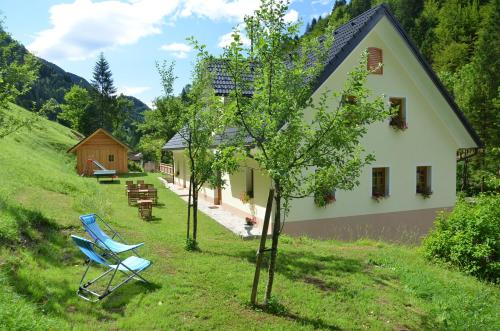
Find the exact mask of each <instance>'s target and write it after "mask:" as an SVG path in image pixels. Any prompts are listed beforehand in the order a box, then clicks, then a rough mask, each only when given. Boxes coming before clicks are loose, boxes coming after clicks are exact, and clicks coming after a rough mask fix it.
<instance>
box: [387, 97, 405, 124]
mask: <svg viewBox="0 0 500 331" xmlns="http://www.w3.org/2000/svg"><path fill="white" fill-rule="evenodd" d="M389 103H390V104H391V108H395V113H394V114H393V115H392V117H391V121H390V123H389V124H390V125H391V126H392V127H393V128H395V129H398V130H406V129H407V128H408V126H407V124H406V100H405V99H404V98H389Z"/></svg>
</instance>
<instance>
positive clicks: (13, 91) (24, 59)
mask: <svg viewBox="0 0 500 331" xmlns="http://www.w3.org/2000/svg"><path fill="white" fill-rule="evenodd" d="M10 40H11V39H10V35H9V34H8V33H7V32H6V31H5V30H4V29H3V26H2V22H0V139H2V138H4V137H5V136H7V135H9V134H11V133H13V132H15V131H17V130H19V129H21V128H22V127H25V126H29V125H30V124H32V123H33V121H34V118H33V117H32V118H28V119H26V120H25V121H20V120H19V118H18V117H16V116H13V115H12V114H10V111H9V110H10V109H9V102H13V101H15V100H16V99H17V98H18V97H19V96H20V95H23V94H25V93H26V92H28V91H29V89H30V88H31V86H32V85H33V82H34V81H35V80H36V78H37V75H38V69H39V64H38V62H37V60H36V58H35V57H34V56H32V55H31V54H28V53H27V54H19V53H18V52H16V51H17V49H16V47H15V45H13V44H11V43H10Z"/></svg>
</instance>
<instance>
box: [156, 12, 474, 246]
mask: <svg viewBox="0 0 500 331" xmlns="http://www.w3.org/2000/svg"><path fill="white" fill-rule="evenodd" d="M335 37H336V38H335V42H334V44H333V46H332V55H331V58H330V61H329V63H328V64H327V65H326V67H325V70H324V73H323V74H322V75H321V77H322V78H321V81H320V84H319V87H318V88H317V90H316V91H315V92H314V94H313V98H314V97H317V96H319V95H320V94H321V92H322V91H324V89H329V90H332V91H335V90H336V91H339V90H341V88H342V85H343V84H344V82H345V79H346V77H347V73H348V72H349V71H350V70H352V69H353V68H354V67H355V65H357V63H358V61H359V59H360V57H361V55H362V53H363V52H364V51H365V50H367V49H368V51H369V59H368V65H369V66H373V65H374V64H378V63H383V67H382V68H381V69H380V70H378V71H377V72H376V73H374V74H371V75H370V77H369V78H368V83H367V85H368V88H370V89H371V91H372V93H373V94H374V95H382V94H384V95H386V96H387V101H388V102H392V103H393V104H397V105H399V106H400V115H399V116H400V119H402V121H401V122H400V123H399V124H401V123H406V125H407V129H405V130H395V129H394V124H398V123H394V122H392V123H391V122H390V121H389V120H387V121H386V122H384V123H377V124H373V125H371V126H370V127H369V130H368V133H367V134H366V136H365V137H364V138H363V141H362V145H363V146H364V147H365V149H366V150H367V151H369V152H372V153H373V154H374V155H375V157H376V161H375V162H374V163H373V164H371V165H370V166H368V167H366V168H365V169H364V170H363V172H362V175H361V177H360V185H359V186H358V187H356V188H355V189H354V190H352V191H336V192H335V200H336V201H335V202H333V203H331V204H329V205H327V207H326V208H325V207H323V208H321V207H317V206H316V205H315V203H314V201H313V198H312V197H311V198H306V199H300V200H294V201H293V202H292V204H291V210H290V213H289V215H288V217H287V219H286V223H285V227H284V232H285V233H289V234H293V235H310V236H313V237H320V238H338V239H347V240H351V239H357V238H361V237H370V238H375V239H388V240H397V241H414V240H417V239H418V238H419V237H420V236H421V235H422V234H424V233H425V232H426V231H427V230H428V229H429V228H430V226H431V225H432V223H433V221H434V218H435V216H436V213H437V212H438V211H441V210H449V209H451V208H453V206H454V204H455V200H456V194H455V190H456V164H457V155H458V153H459V152H462V151H464V150H469V151H470V150H472V149H476V148H479V147H481V141H480V139H479V137H478V135H477V134H476V133H475V132H474V130H473V129H472V127H471V126H470V124H469V123H468V121H467V119H466V118H465V116H464V114H463V113H462V112H461V111H460V109H459V108H458V107H457V105H456V104H455V102H454V101H453V99H452V97H451V96H450V95H449V93H448V92H447V91H446V90H445V88H444V86H443V85H442V83H441V82H440V81H439V79H438V78H437V76H436V74H435V73H434V72H433V71H432V69H431V67H430V66H429V65H428V64H427V63H426V61H425V60H424V58H423V56H422V55H421V54H420V52H419V50H418V49H417V48H416V46H415V45H414V43H413V42H412V41H411V40H410V38H409V37H408V35H407V34H406V33H405V32H404V30H403V28H402V27H401V25H400V24H399V23H398V22H397V21H396V19H395V18H394V16H393V15H392V14H391V13H390V12H389V9H388V8H387V7H386V6H384V5H380V6H377V7H374V8H372V9H370V10H368V11H366V12H365V13H363V14H361V15H360V16H358V17H356V18H354V19H352V20H351V21H349V22H348V23H346V24H345V25H343V26H341V27H339V28H338V29H337V30H336V31H335ZM228 80H229V78H228V77H227V76H225V75H224V74H223V72H219V73H218V76H217V77H216V79H215V81H214V87H215V89H216V91H217V93H218V94H219V95H220V96H221V97H224V96H227V94H228V93H229V90H228V87H229V88H230V86H231V82H230V81H228ZM333 108H334V105H332V109H333ZM164 149H165V150H171V151H173V155H174V167H175V173H176V176H175V183H176V184H177V185H181V186H186V185H188V184H189V177H188V170H189V169H188V165H187V162H186V160H185V157H184V152H183V149H184V144H183V141H182V138H181V137H180V136H179V135H176V136H174V137H173V138H172V139H171V140H170V141H168V142H167V144H166V145H165V146H164ZM225 179H226V181H227V187H225V188H224V189H222V190H221V189H215V190H214V189H211V188H206V189H204V190H203V195H204V196H205V197H206V198H207V199H213V202H214V203H215V204H222V205H224V206H227V207H228V208H230V209H232V210H234V211H235V212H240V213H242V215H243V214H247V215H248V214H249V206H248V205H245V204H243V203H242V202H241V200H240V197H241V194H242V193H243V192H253V195H254V200H255V204H256V210H257V218H258V219H260V220H261V219H262V218H263V217H264V211H265V203H266V199H267V194H268V190H269V187H270V185H271V183H270V179H269V178H268V177H267V176H265V174H264V173H263V172H262V171H260V170H259V169H258V167H257V164H256V163H255V161H253V160H251V159H249V160H247V162H246V164H245V165H244V166H243V167H242V168H241V170H240V171H239V172H238V173H235V174H232V175H226V176H225ZM430 191H432V195H430V196H428V197H427V194H428V193H430ZM374 196H376V197H380V199H375V198H374ZM242 219H243V218H242Z"/></svg>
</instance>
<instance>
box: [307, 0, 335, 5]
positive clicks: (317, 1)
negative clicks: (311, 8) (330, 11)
mask: <svg viewBox="0 0 500 331" xmlns="http://www.w3.org/2000/svg"><path fill="white" fill-rule="evenodd" d="M312 4H313V5H316V4H320V5H322V6H326V5H330V4H333V1H331V0H314V1H313V2H312Z"/></svg>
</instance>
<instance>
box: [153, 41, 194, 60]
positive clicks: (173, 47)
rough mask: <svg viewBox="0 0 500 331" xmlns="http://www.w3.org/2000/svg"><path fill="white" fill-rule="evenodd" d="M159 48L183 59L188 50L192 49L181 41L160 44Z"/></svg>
mask: <svg viewBox="0 0 500 331" xmlns="http://www.w3.org/2000/svg"><path fill="white" fill-rule="evenodd" d="M160 49H162V50H164V51H166V52H168V53H170V54H171V55H172V56H174V57H176V58H178V59H185V58H186V57H187V55H188V54H189V52H191V51H192V50H193V48H192V47H191V46H189V45H187V44H183V43H172V44H166V45H163V46H161V47H160Z"/></svg>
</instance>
